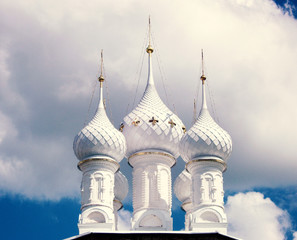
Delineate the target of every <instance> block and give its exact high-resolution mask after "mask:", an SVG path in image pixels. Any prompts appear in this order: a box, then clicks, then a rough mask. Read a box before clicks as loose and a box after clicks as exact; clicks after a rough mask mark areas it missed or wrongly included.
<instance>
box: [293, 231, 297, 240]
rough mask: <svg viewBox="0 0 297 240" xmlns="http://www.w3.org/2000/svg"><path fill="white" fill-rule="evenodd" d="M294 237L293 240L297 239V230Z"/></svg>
mask: <svg viewBox="0 0 297 240" xmlns="http://www.w3.org/2000/svg"><path fill="white" fill-rule="evenodd" d="M293 237H294V238H293V240H297V232H294V234H293Z"/></svg>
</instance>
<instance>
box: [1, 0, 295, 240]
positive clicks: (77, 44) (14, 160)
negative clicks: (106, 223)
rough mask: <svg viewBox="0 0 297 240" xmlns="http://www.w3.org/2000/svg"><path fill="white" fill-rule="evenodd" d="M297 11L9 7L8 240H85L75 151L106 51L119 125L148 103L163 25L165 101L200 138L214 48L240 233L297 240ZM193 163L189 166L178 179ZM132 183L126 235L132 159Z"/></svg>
mask: <svg viewBox="0 0 297 240" xmlns="http://www.w3.org/2000/svg"><path fill="white" fill-rule="evenodd" d="M296 7H297V3H296V2H294V1H276V2H274V1H270V0H226V1H222V0H213V1H206V0H199V1H194V0H192V1H191V0H187V1H178V0H173V1H169V0H164V1H157V0H151V1H135V0H127V1H119V0H118V1H112V2H111V1H100V0H97V1H93V0H90V1H84V2H82V1H70V0H63V1H49V0H42V1H36V0H26V1H20V0H19V1H18V0H9V1H8V0H1V1H0V209H1V216H2V217H1V218H0V219H1V220H0V221H1V224H0V226H1V227H0V229H1V235H2V236H3V238H8V237H10V239H18V238H20V237H21V236H23V237H24V236H25V238H31V239H40V238H41V236H42V237H43V239H62V238H66V237H70V236H73V235H76V234H78V230H77V226H76V223H77V219H78V214H79V211H80V209H79V208H80V196H79V187H80V181H81V172H80V171H79V170H78V169H77V167H76V166H77V162H78V160H77V159H76V157H75V156H74V153H73V150H72V142H73V139H74V136H75V135H76V134H77V132H79V131H80V129H82V128H83V126H84V123H86V122H88V121H89V120H90V119H91V118H92V116H93V114H94V112H95V110H96V104H97V103H98V92H99V89H98V83H97V81H96V80H97V77H98V76H99V63H100V51H101V49H103V50H104V74H105V79H106V84H105V85H106V86H107V88H105V90H104V94H105V97H106V99H107V101H106V102H107V110H108V115H109V117H110V119H111V120H112V122H113V123H114V125H115V126H116V127H118V126H119V124H120V123H121V121H122V119H123V118H124V116H125V115H126V114H128V113H129V112H130V111H131V110H132V109H133V107H135V105H136V104H137V102H138V101H139V99H140V98H141V96H142V93H143V91H144V87H145V84H146V78H147V59H146V57H147V56H146V53H145V47H146V45H147V32H148V16H149V15H150V16H151V22H152V35H153V39H152V40H153V45H154V49H155V52H154V54H153V64H154V78H155V82H156V85H157V89H158V92H159V94H160V96H161V98H162V99H163V101H164V102H165V104H167V106H168V107H169V108H171V109H172V110H174V111H175V112H176V113H177V114H178V116H179V117H180V119H181V120H182V121H183V122H184V124H185V125H186V127H187V128H188V129H189V128H190V127H191V125H192V120H193V101H194V98H195V99H196V100H197V103H198V108H199V104H200V102H201V88H200V87H199V77H200V73H201V57H200V51H201V49H202V48H203V50H204V60H205V73H206V75H207V95H208V105H209V108H210V110H211V114H212V116H213V118H214V119H215V120H216V121H217V122H218V123H219V125H220V126H222V127H223V128H224V129H226V130H227V131H228V132H229V133H230V135H231V136H232V140H233V152H232V155H231V157H230V158H229V159H228V162H227V164H228V169H227V171H226V172H225V173H224V188H225V193H226V196H225V204H226V212H227V216H228V219H229V233H230V234H231V235H233V236H236V237H241V238H244V239H256V238H258V239H261V238H262V239H297V233H296V231H297V210H296V209H297V205H296V199H297V174H296V168H297V161H296V157H297V151H296V136H297V127H296V122H297V111H296V108H295V105H296V102H297V95H296V89H297V81H296V76H297V67H296V62H297V44H296V43H297V20H296V16H297V10H296ZM134 99H135V101H134ZM197 111H198V110H197ZM184 165H185V163H184V162H183V160H182V159H181V158H178V159H177V164H176V165H175V166H174V167H173V168H172V178H173V181H174V180H175V178H176V177H177V176H178V174H179V173H180V172H181V171H182V170H183V168H184ZM121 171H122V172H123V173H124V174H125V175H126V176H127V178H128V180H129V181H130V191H129V194H128V196H127V198H126V199H125V200H124V209H123V210H121V212H120V217H121V218H120V219H121V222H120V228H122V229H125V228H127V222H129V218H130V217H131V211H132V206H131V205H132V203H131V201H132V190H131V171H132V170H131V168H130V166H129V165H128V164H127V160H126V159H124V160H122V162H121ZM180 204H181V203H180V202H179V201H178V200H177V199H176V198H175V197H174V196H173V209H172V210H173V217H174V229H175V230H179V229H182V228H183V221H184V217H183V213H182V212H181V210H180ZM247 226H248V228H247ZM250 228H253V231H251V229H250ZM49 229H50V231H49ZM266 229H269V230H270V231H267V230H266ZM45 232H47V236H46V237H44V233H45ZM253 234H257V235H256V236H261V237H260V238H259V237H255V235H253Z"/></svg>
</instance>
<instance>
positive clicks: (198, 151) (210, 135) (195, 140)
mask: <svg viewBox="0 0 297 240" xmlns="http://www.w3.org/2000/svg"><path fill="white" fill-rule="evenodd" d="M201 80H202V107H201V110H200V113H199V116H198V119H197V120H196V122H195V124H194V125H193V126H192V127H191V128H190V129H189V130H188V131H187V133H186V134H185V135H184V136H183V138H182V139H181V141H180V145H179V150H180V153H181V156H182V158H183V159H184V161H185V162H189V161H191V160H194V159H219V160H223V161H226V160H227V159H228V158H229V156H230V154H231V152H232V140H231V137H230V135H229V134H228V133H227V132H226V131H225V130H224V129H222V128H221V127H220V126H219V125H218V124H217V123H216V122H215V121H214V120H213V119H212V117H211V116H210V114H209V112H208V109H207V105H206V96H205V84H204V82H205V80H206V77H205V76H204V75H202V77H201Z"/></svg>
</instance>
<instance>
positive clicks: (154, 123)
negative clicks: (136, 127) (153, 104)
mask: <svg viewBox="0 0 297 240" xmlns="http://www.w3.org/2000/svg"><path fill="white" fill-rule="evenodd" d="M149 122H151V123H152V124H153V126H155V125H156V123H157V122H159V120H157V119H155V118H154V117H152V119H151V120H149Z"/></svg>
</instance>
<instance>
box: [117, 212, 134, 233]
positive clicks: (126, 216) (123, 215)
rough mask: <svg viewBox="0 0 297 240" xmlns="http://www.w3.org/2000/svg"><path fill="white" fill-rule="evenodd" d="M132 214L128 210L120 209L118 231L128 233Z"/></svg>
mask: <svg viewBox="0 0 297 240" xmlns="http://www.w3.org/2000/svg"><path fill="white" fill-rule="evenodd" d="M131 217H132V213H131V212H130V211H128V210H125V209H123V208H122V209H121V210H120V211H118V230H120V231H129V230H130V225H131Z"/></svg>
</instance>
